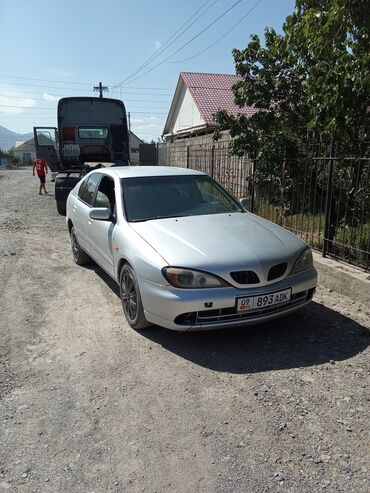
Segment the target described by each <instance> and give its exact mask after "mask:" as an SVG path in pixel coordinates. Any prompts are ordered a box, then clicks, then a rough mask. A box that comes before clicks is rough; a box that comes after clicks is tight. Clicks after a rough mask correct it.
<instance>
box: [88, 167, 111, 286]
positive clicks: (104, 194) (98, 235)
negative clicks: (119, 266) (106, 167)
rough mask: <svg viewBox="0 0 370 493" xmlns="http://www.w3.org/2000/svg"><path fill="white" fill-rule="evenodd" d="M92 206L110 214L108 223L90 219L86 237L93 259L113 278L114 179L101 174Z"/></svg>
mask: <svg viewBox="0 0 370 493" xmlns="http://www.w3.org/2000/svg"><path fill="white" fill-rule="evenodd" d="M93 206H94V207H105V208H108V209H110V210H111V212H112V216H111V220H109V221H98V220H95V219H90V220H89V223H88V236H89V240H90V247H91V248H92V249H93V250H94V254H93V256H94V259H95V260H96V261H97V263H98V264H99V265H100V266H101V267H103V269H104V270H105V271H106V272H108V274H110V275H111V276H113V277H114V266H113V231H114V228H115V224H116V196H115V182H114V178H112V177H111V176H108V175H105V174H103V176H102V178H101V180H100V182H99V184H98V187H97V191H96V194H95V196H94V202H93Z"/></svg>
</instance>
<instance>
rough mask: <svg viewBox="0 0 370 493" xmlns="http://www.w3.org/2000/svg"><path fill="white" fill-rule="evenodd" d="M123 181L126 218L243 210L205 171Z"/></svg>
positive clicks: (136, 220)
mask: <svg viewBox="0 0 370 493" xmlns="http://www.w3.org/2000/svg"><path fill="white" fill-rule="evenodd" d="M122 185H123V186H122V190H123V201H124V204H125V210H126V218H127V220H128V221H129V222H138V221H148V220H150V219H162V218H168V217H184V216H199V215H203V214H224V213H229V212H244V210H243V209H242V208H241V207H240V206H239V204H238V203H237V201H236V200H235V199H233V198H232V197H231V196H230V195H229V194H228V193H227V192H226V191H225V190H224V189H223V188H222V187H221V186H220V185H218V184H217V183H216V182H215V181H214V180H212V178H210V177H209V176H205V175H183V176H179V175H177V176H176V175H174V176H145V177H139V178H123V179H122Z"/></svg>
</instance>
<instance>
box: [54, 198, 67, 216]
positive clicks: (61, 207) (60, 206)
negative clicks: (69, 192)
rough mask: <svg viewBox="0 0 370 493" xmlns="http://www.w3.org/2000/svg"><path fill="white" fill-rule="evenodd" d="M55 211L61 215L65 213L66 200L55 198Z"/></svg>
mask: <svg viewBox="0 0 370 493" xmlns="http://www.w3.org/2000/svg"><path fill="white" fill-rule="evenodd" d="M56 202H57V211H58V213H59V214H60V215H61V216H65V215H66V202H65V201H64V200H57V201H56Z"/></svg>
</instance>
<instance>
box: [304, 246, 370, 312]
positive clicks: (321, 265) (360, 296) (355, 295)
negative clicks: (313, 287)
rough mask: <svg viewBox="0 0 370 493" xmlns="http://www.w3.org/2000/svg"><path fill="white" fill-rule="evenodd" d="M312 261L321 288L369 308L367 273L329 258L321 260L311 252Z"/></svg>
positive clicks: (319, 256)
mask: <svg viewBox="0 0 370 493" xmlns="http://www.w3.org/2000/svg"><path fill="white" fill-rule="evenodd" d="M313 259H314V264H315V267H316V269H317V273H318V276H319V284H320V285H321V286H324V287H326V288H329V289H332V290H333V291H336V292H337V293H340V294H344V295H346V296H348V297H349V298H351V299H353V300H356V301H358V302H359V303H362V304H363V305H365V306H367V307H369V306H370V275H369V273H366V272H364V271H362V270H360V269H356V268H355V267H352V266H351V265H347V264H343V263H340V262H338V261H336V260H333V259H330V258H323V257H322V256H321V255H320V254H319V253H316V252H313Z"/></svg>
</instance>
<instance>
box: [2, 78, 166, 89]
mask: <svg viewBox="0 0 370 493" xmlns="http://www.w3.org/2000/svg"><path fill="white" fill-rule="evenodd" d="M4 77H8V78H10V77H11V78H13V79H21V80H23V79H25V80H34V81H39V82H54V83H60V84H81V85H82V84H83V85H88V86H90V84H88V83H87V82H68V81H66V80H65V81H55V80H48V79H33V78H30V77H13V76H9V75H0V79H1V78H4ZM5 83H7V82H5ZM10 84H12V85H20V86H25V87H27V86H33V84H20V83H16V82H11V83H10ZM36 87H52V86H39V85H36ZM113 87H116V86H113ZM126 88H127V89H140V90H148V89H149V90H153V91H172V87H143V86H126ZM53 89H62V88H60V87H58V86H57V87H53ZM71 90H72V88H71ZM73 90H76V89H73ZM77 90H80V91H82V90H83V89H82V88H81V89H77Z"/></svg>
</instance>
